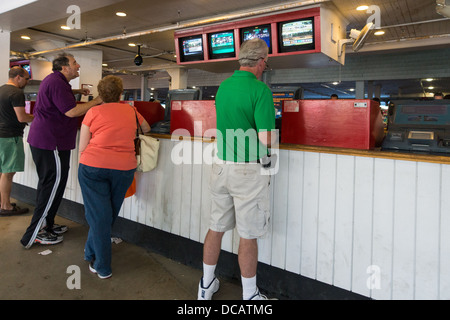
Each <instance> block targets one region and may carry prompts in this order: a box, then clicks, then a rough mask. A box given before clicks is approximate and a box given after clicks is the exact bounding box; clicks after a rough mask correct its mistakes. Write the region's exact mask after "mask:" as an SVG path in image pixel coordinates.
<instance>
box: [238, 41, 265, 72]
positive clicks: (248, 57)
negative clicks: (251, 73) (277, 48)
mask: <svg viewBox="0 0 450 320" xmlns="http://www.w3.org/2000/svg"><path fill="white" fill-rule="evenodd" d="M268 54H269V48H268V47H267V44H266V42H265V41H264V40H261V39H259V38H254V39H251V40H247V41H245V42H244V43H243V44H242V45H241V49H240V51H239V63H240V65H241V66H242V67H254V66H256V64H257V63H258V60H259V59H261V58H263V59H265V58H266V57H267V55H268Z"/></svg>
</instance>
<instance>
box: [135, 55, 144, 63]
mask: <svg viewBox="0 0 450 320" xmlns="http://www.w3.org/2000/svg"><path fill="white" fill-rule="evenodd" d="M142 62H143V59H142V56H141V55H139V54H137V55H136V57H134V64H135V65H137V66H140V65H141V64H142Z"/></svg>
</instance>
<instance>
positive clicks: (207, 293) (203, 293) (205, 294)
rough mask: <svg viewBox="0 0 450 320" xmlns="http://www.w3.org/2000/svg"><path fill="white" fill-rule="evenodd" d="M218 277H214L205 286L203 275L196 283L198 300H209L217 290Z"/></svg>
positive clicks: (218, 284) (218, 285)
mask: <svg viewBox="0 0 450 320" xmlns="http://www.w3.org/2000/svg"><path fill="white" fill-rule="evenodd" d="M219 287H220V282H219V279H217V278H214V279H213V281H211V283H210V284H209V286H207V287H206V288H205V287H204V286H203V277H202V279H201V280H200V283H199V284H198V300H211V299H212V296H213V294H214V293H216V292H217V291H219Z"/></svg>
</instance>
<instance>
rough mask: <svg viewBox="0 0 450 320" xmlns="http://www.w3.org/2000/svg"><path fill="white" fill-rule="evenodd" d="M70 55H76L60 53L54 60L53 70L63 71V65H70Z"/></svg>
mask: <svg viewBox="0 0 450 320" xmlns="http://www.w3.org/2000/svg"><path fill="white" fill-rule="evenodd" d="M68 57H72V58H74V56H73V55H72V54H70V53H66V52H63V53H60V54H59V55H58V56H57V57H56V58H55V60H53V68H52V70H53V71H61V70H62V67H63V66H68V65H69V58H68Z"/></svg>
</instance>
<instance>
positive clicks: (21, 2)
mask: <svg viewBox="0 0 450 320" xmlns="http://www.w3.org/2000/svg"><path fill="white" fill-rule="evenodd" d="M36 1H37V0H14V1H2V2H1V3H0V14H1V13H5V12H8V11H11V10H14V9H17V8H20V7H23V6H26V5H27V4H30V3H33V2H36Z"/></svg>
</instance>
